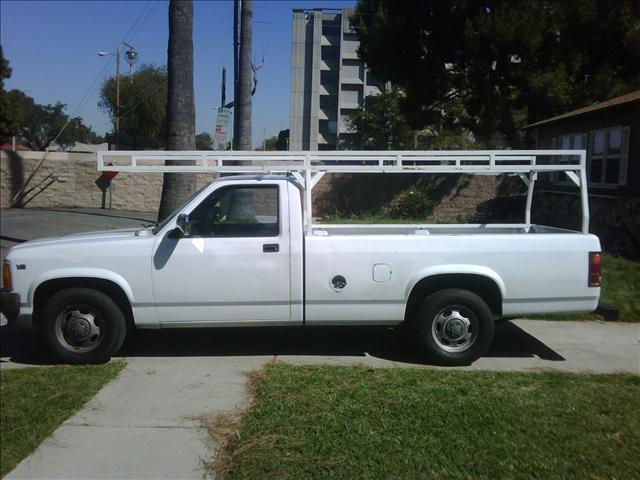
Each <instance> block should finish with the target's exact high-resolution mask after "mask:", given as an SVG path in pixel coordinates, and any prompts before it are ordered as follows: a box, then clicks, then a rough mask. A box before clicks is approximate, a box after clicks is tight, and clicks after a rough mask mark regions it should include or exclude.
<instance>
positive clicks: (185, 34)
mask: <svg viewBox="0 0 640 480" xmlns="http://www.w3.org/2000/svg"><path fill="white" fill-rule="evenodd" d="M167 80H168V86H167V127H166V128H167V132H166V145H167V150H195V148H196V135H195V116H196V115H195V106H194V100H193V2H192V0H170V2H169V46H168V48H167ZM166 164H167V165H175V164H176V162H173V161H171V160H167V161H166ZM185 164H186V162H180V165H185ZM195 187H196V175H195V174H185V173H165V174H164V182H163V184H162V197H161V198H160V210H159V212H158V220H159V221H160V220H162V219H164V218H165V217H166V216H167V215H169V214H170V213H171V212H172V211H173V210H175V209H176V208H177V207H178V205H179V204H180V202H182V201H183V200H184V199H185V198H187V197H188V196H189V195H190V194H191V193H192V192H193V191H194V190H195Z"/></svg>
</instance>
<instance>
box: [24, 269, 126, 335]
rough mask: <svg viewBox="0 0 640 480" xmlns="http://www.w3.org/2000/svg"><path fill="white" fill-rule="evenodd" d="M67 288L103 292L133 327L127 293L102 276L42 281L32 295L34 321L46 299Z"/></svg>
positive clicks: (36, 319)
mask: <svg viewBox="0 0 640 480" xmlns="http://www.w3.org/2000/svg"><path fill="white" fill-rule="evenodd" d="M67 288H91V289H93V290H98V291H99V292H102V293H104V294H105V295H107V296H108V297H110V298H111V299H112V300H113V301H114V302H116V304H117V305H118V307H120V310H122V313H123V314H124V317H125V319H126V320H127V327H128V328H135V323H134V321H133V310H132V309H131V303H129V299H128V298H127V294H126V293H124V290H122V288H120V286H119V285H118V284H117V283H115V282H112V281H110V280H104V279H102V278H86V277H69V278H56V279H53V280H47V281H46V282H42V283H41V284H40V285H38V288H36V291H35V293H34V295H33V312H34V321H36V322H37V321H38V314H39V312H40V311H41V310H42V307H44V305H45V304H46V303H47V301H48V300H49V299H50V298H51V297H52V296H54V295H55V294H56V293H58V292H60V291H62V290H66V289H67Z"/></svg>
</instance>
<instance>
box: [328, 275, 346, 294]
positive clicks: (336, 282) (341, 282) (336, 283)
mask: <svg viewBox="0 0 640 480" xmlns="http://www.w3.org/2000/svg"><path fill="white" fill-rule="evenodd" d="M346 286H347V279H346V278H344V277H343V276H342V275H336V276H335V277H333V278H332V279H331V288H332V289H333V291H335V292H339V291H341V290H342V289H343V288H344V287H346Z"/></svg>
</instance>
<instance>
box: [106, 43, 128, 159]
mask: <svg viewBox="0 0 640 480" xmlns="http://www.w3.org/2000/svg"><path fill="white" fill-rule="evenodd" d="M123 45H124V46H125V47H128V49H127V51H126V52H124V54H125V56H126V61H127V63H128V64H129V76H131V68H132V67H133V65H135V64H136V63H137V62H138V52H137V51H136V49H135V47H133V46H132V45H129V44H128V43H126V42H120V43H119V44H118V46H117V47H116V51H115V52H105V51H102V50H101V51H99V52H98V56H100V57H105V56H109V55H115V57H116V125H115V126H116V144H117V145H116V146H119V144H120V48H121V47H122V46H123Z"/></svg>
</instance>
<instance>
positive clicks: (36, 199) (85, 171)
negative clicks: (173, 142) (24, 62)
mask: <svg viewBox="0 0 640 480" xmlns="http://www.w3.org/2000/svg"><path fill="white" fill-rule="evenodd" d="M44 155H47V154H46V153H44V152H8V151H4V150H3V151H2V152H1V153H0V207H1V208H9V206H10V205H11V199H12V197H13V196H14V195H15V193H17V192H18V190H19V189H20V186H21V185H22V184H23V183H24V181H25V180H26V179H27V177H28V176H29V175H30V174H31V172H33V170H34V169H35V168H36V166H37V165H38V163H39V161H40V160H41V159H42V158H43V156H44ZM99 176H100V172H98V171H97V170H96V156H95V154H93V153H66V152H51V153H49V154H48V155H47V157H46V159H45V161H44V163H43V164H42V167H41V168H40V169H39V170H38V171H37V172H36V174H35V176H34V177H33V179H32V180H31V181H30V182H29V185H28V187H27V191H28V190H29V189H31V188H33V187H35V188H34V190H32V191H31V192H30V193H28V194H27V195H26V196H25V198H24V201H23V204H24V205H23V206H25V207H31V208H100V206H101V204H102V191H101V190H100V189H99V188H98V187H97V186H96V184H95V183H94V182H95V181H96V179H97V178H98V177H99ZM213 178H214V175H213V174H198V187H200V186H202V185H204V184H205V183H207V182H209V181H211V180H212V179H213ZM161 192H162V174H161V173H120V174H118V176H117V177H116V178H115V179H114V180H113V183H112V191H111V194H112V203H111V205H112V208H114V209H117V210H137V211H147V212H154V211H157V210H158V207H159V205H160V195H161ZM108 201H109V194H107V204H108Z"/></svg>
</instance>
